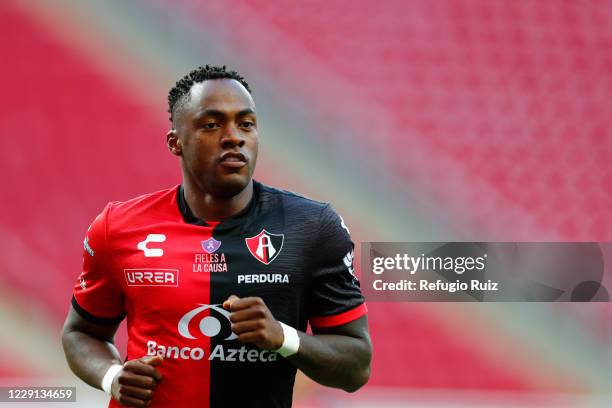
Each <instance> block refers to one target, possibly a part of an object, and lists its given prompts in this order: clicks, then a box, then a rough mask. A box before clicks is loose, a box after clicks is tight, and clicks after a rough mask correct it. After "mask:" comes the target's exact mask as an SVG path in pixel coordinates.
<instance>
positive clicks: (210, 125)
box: [202, 122, 219, 129]
mask: <svg viewBox="0 0 612 408" xmlns="http://www.w3.org/2000/svg"><path fill="white" fill-rule="evenodd" d="M218 126H219V125H218V124H216V123H215V122H210V123H204V124H203V125H202V127H203V128H204V129H215V128H217V127H218Z"/></svg>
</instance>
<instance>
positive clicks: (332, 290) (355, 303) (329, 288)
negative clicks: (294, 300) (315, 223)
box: [308, 205, 367, 327]
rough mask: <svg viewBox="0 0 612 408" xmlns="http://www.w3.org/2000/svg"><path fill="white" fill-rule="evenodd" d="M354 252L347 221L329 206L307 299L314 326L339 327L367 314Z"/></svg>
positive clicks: (310, 318)
mask: <svg viewBox="0 0 612 408" xmlns="http://www.w3.org/2000/svg"><path fill="white" fill-rule="evenodd" d="M353 248H354V244H353V241H352V240H351V237H350V235H349V231H348V228H347V227H346V225H345V224H344V221H343V220H342V218H341V217H340V216H339V215H338V214H336V212H335V211H334V210H333V209H332V208H331V206H330V205H327V206H326V207H325V208H324V209H323V211H322V213H321V218H320V220H319V233H318V236H317V239H316V244H315V248H314V257H313V261H314V268H313V271H312V278H311V279H312V280H311V285H310V290H309V291H310V293H309V299H308V304H309V321H310V325H311V326H313V327H332V326H339V325H342V324H345V323H349V322H351V321H353V320H355V319H358V318H359V317H361V316H363V315H364V314H366V313H367V308H366V305H365V300H364V298H363V295H362V294H361V290H360V288H359V281H358V280H357V277H356V276H355V270H354V268H353Z"/></svg>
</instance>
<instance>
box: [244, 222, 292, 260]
mask: <svg viewBox="0 0 612 408" xmlns="http://www.w3.org/2000/svg"><path fill="white" fill-rule="evenodd" d="M244 240H245V241H246V245H247V248H248V249H249V252H250V253H251V255H253V256H254V257H255V258H256V259H257V260H258V261H259V262H261V263H263V264H265V265H269V264H270V262H272V261H273V260H275V259H276V257H277V256H278V254H280V252H281V250H282V249H283V241H284V240H285V235H284V234H272V233H270V232H268V231H266V230H265V229H263V230H261V232H260V233H259V234H257V235H255V236H254V237H251V238H245V239H244Z"/></svg>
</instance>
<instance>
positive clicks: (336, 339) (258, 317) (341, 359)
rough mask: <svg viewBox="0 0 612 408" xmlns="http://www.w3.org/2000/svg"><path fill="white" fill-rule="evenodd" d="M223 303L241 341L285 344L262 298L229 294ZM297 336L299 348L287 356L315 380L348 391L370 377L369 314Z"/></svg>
mask: <svg viewBox="0 0 612 408" xmlns="http://www.w3.org/2000/svg"><path fill="white" fill-rule="evenodd" d="M223 307H224V308H225V309H227V310H230V311H231V312H232V313H231V314H230V320H231V322H232V331H233V332H234V333H236V334H238V339H239V341H241V342H243V343H252V344H254V345H255V346H257V347H258V348H260V349H264V350H277V349H278V348H280V347H281V346H282V345H283V341H284V333H283V329H282V327H281V325H280V323H279V322H278V321H277V320H275V319H274V317H273V316H272V313H271V312H270V310H269V309H268V307H267V306H266V305H265V303H264V301H263V300H262V299H261V298H258V297H248V298H243V299H240V298H238V297H236V296H230V298H229V299H228V300H226V301H225V302H224V303H223ZM298 336H299V337H300V347H299V349H298V352H297V353H296V354H293V355H291V356H289V357H288V360H289V361H290V362H291V363H293V364H294V365H295V366H296V367H297V368H299V369H300V370H302V371H303V372H304V373H305V374H306V375H307V376H308V377H310V378H311V379H313V380H314V381H316V382H318V383H320V384H322V385H326V386H329V387H335V388H342V389H344V390H346V391H349V392H353V391H356V390H358V389H359V388H360V387H361V386H363V385H364V384H365V383H366V382H367V381H368V379H369V377H370V361H371V359H372V345H371V342H370V335H369V332H368V323H367V317H366V316H362V317H361V318H359V319H357V320H354V321H352V322H350V323H347V324H343V325H340V326H335V327H328V328H319V329H314V334H313V335H308V334H306V333H304V332H298Z"/></svg>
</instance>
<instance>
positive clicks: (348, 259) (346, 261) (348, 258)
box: [342, 250, 357, 279]
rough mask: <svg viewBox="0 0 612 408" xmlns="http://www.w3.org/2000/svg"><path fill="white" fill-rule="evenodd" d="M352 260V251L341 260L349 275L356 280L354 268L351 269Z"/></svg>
mask: <svg viewBox="0 0 612 408" xmlns="http://www.w3.org/2000/svg"><path fill="white" fill-rule="evenodd" d="M353 258H354V255H353V250H351V251H349V253H348V254H346V255H345V256H344V258H342V262H344V266H346V268H347V269H348V271H349V273H350V274H351V275H353V278H355V279H357V276H356V275H355V268H353Z"/></svg>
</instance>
